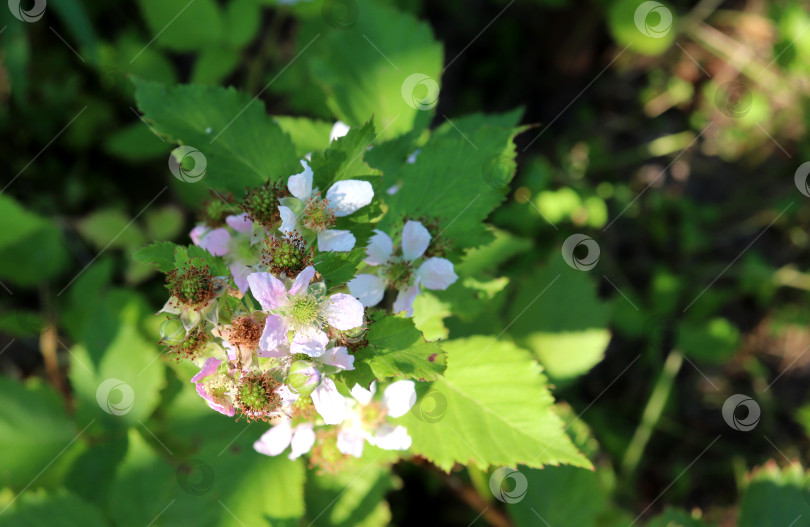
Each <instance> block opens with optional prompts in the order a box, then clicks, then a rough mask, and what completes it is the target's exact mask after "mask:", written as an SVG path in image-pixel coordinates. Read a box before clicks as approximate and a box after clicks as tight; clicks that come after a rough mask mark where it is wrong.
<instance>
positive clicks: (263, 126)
mask: <svg viewBox="0 0 810 527" xmlns="http://www.w3.org/2000/svg"><path fill="white" fill-rule="evenodd" d="M133 82H134V83H135V86H136V92H135V98H136V100H137V102H138V107H139V108H140V109H141V111H142V112H143V113H144V117H145V119H147V120H148V121H150V122H151V123H152V125H153V127H154V129H155V130H157V131H158V132H159V133H161V134H163V135H165V136H167V137H169V138H170V139H172V140H173V141H175V142H179V143H182V144H183V145H188V146H191V147H193V148H196V149H197V150H199V151H200V152H201V153H202V154H203V155H204V156H205V159H206V162H207V166H206V173H205V176H203V181H204V182H206V183H207V184H209V185H210V186H212V187H217V188H222V189H225V190H229V191H232V192H234V194H236V195H242V194H243V193H244V190H245V187H250V186H255V185H260V184H263V183H265V182H266V181H268V180H271V181H282V180H284V181H286V178H287V177H288V176H290V175H292V174H297V173H298V172H300V171H301V164H300V162H299V159H298V156H296V154H295V147H294V146H293V144H292V142H291V141H290V138H289V137H288V136H287V134H285V133H284V132H283V131H282V130H281V128H280V127H279V126H278V125H277V124H276V123H274V122H273V121H272V119H271V118H270V117H268V116H267V115H266V114H265V111H264V104H263V103H262V102H261V101H259V100H256V99H253V98H251V97H250V96H248V95H246V94H243V93H239V92H237V91H235V90H234V89H233V88H229V89H225V88H218V87H213V86H197V85H188V86H177V87H174V88H171V87H167V86H163V85H161V84H157V83H153V82H147V81H144V80H140V79H137V78H135V79H133ZM166 174H167V176H169V177H171V175H170V174H169V171H168V170H167V171H166Z"/></svg>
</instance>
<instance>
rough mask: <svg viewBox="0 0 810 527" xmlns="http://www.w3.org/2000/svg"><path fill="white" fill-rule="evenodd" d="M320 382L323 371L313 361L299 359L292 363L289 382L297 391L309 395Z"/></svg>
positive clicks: (288, 377) (288, 376)
mask: <svg viewBox="0 0 810 527" xmlns="http://www.w3.org/2000/svg"><path fill="white" fill-rule="evenodd" d="M320 382H321V372H320V371H318V368H316V367H315V365H314V364H312V363H311V362H308V361H304V360H297V361H293V363H292V364H290V373H289V374H288V375H287V384H288V385H289V386H290V388H292V389H293V390H295V391H296V392H298V393H300V394H301V395H309V394H311V393H312V392H313V391H314V390H315V388H317V387H318V383H320Z"/></svg>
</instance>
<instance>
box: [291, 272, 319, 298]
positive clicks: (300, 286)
mask: <svg viewBox="0 0 810 527" xmlns="http://www.w3.org/2000/svg"><path fill="white" fill-rule="evenodd" d="M314 277H315V268H314V267H312V266H311V265H310V266H308V267H306V268H305V269H304V270H303V271H301V272H300V273H298V276H296V277H295V282H293V285H291V286H290V294H291V295H305V294H307V288H308V287H309V283H310V282H311V281H312V279H313V278H314Z"/></svg>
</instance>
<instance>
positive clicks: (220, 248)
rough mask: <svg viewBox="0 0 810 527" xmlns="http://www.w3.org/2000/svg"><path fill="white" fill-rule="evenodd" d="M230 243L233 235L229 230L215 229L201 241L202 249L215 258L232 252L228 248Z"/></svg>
mask: <svg viewBox="0 0 810 527" xmlns="http://www.w3.org/2000/svg"><path fill="white" fill-rule="evenodd" d="M230 241H231V233H230V232H228V229H225V228H220V229H214V230H213V231H209V232H208V233H206V234H205V236H203V237H202V238H201V239H200V247H202V248H203V249H205V250H206V251H208V252H209V253H211V254H213V255H214V256H224V255H226V254H228V252H229V251H230V249H229V248H228V243H229V242H230Z"/></svg>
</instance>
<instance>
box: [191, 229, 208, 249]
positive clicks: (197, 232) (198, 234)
mask: <svg viewBox="0 0 810 527" xmlns="http://www.w3.org/2000/svg"><path fill="white" fill-rule="evenodd" d="M206 232H208V227H207V226H206V225H203V224H200V225H197V226H196V227H194V228H193V229H191V232H190V233H188V235H189V237H191V241H192V242H194V245H200V240H201V239H202V237H203V236H205V233H206Z"/></svg>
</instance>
